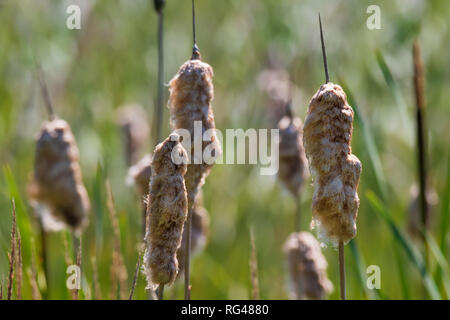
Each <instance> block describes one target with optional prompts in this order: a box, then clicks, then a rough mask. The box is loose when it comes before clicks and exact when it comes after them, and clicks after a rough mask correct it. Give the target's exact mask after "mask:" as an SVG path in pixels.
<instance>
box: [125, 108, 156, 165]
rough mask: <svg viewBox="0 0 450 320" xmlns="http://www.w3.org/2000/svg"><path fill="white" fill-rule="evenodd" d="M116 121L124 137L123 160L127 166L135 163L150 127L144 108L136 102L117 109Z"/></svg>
mask: <svg viewBox="0 0 450 320" xmlns="http://www.w3.org/2000/svg"><path fill="white" fill-rule="evenodd" d="M117 122H118V123H119V125H120V127H121V129H122V133H123V137H124V147H125V148H124V149H125V150H124V151H125V160H126V163H127V165H128V166H131V165H132V164H134V163H136V162H137V161H138V159H139V156H140V152H141V150H142V149H143V146H144V145H145V143H146V141H147V140H148V135H149V132H150V128H149V126H148V120H147V114H146V112H145V110H144V109H143V108H142V107H141V106H140V105H137V104H129V105H125V106H122V107H119V108H118V109H117Z"/></svg>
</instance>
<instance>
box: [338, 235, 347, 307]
mask: <svg viewBox="0 0 450 320" xmlns="http://www.w3.org/2000/svg"><path fill="white" fill-rule="evenodd" d="M339 280H340V282H339V284H340V289H341V291H340V292H341V300H346V298H345V258H344V242H342V241H339Z"/></svg>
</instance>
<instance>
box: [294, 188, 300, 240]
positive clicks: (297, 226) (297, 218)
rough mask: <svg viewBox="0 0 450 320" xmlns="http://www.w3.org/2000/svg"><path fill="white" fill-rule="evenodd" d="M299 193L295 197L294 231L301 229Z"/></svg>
mask: <svg viewBox="0 0 450 320" xmlns="http://www.w3.org/2000/svg"><path fill="white" fill-rule="evenodd" d="M300 195H301V193H300V194H298V195H297V197H295V220H294V222H295V224H294V225H295V231H301V227H302V226H301V224H302V222H301V216H302V208H301V198H300V197H301V196H300Z"/></svg>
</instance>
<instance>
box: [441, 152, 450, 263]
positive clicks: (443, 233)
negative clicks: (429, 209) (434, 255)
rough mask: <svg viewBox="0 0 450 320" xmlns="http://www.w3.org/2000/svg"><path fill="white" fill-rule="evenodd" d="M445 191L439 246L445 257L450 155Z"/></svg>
mask: <svg viewBox="0 0 450 320" xmlns="http://www.w3.org/2000/svg"><path fill="white" fill-rule="evenodd" d="M446 181H447V182H446V184H445V188H444V191H443V193H442V196H441V223H440V226H441V230H440V239H439V244H440V245H439V246H440V248H441V252H442V253H443V255H444V257H446V256H447V241H446V240H447V233H448V220H449V214H450V212H449V211H450V210H449V196H450V157H447V179H446Z"/></svg>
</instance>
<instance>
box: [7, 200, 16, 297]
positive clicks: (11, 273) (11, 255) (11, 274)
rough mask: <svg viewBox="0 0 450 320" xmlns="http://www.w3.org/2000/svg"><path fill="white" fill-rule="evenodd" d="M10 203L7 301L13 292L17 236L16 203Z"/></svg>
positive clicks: (12, 201)
mask: <svg viewBox="0 0 450 320" xmlns="http://www.w3.org/2000/svg"><path fill="white" fill-rule="evenodd" d="M11 203H12V226H11V252H10V253H9V275H8V288H7V299H8V300H11V299H12V292H13V281H14V265H15V262H16V243H17V239H16V234H17V224H16V203H15V201H14V199H12V200H11Z"/></svg>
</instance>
